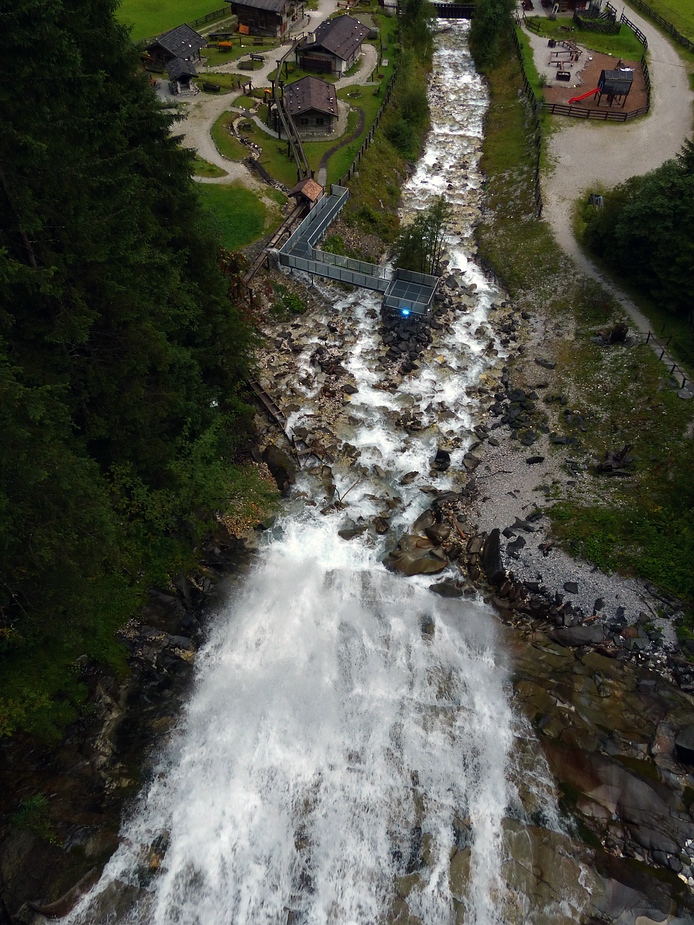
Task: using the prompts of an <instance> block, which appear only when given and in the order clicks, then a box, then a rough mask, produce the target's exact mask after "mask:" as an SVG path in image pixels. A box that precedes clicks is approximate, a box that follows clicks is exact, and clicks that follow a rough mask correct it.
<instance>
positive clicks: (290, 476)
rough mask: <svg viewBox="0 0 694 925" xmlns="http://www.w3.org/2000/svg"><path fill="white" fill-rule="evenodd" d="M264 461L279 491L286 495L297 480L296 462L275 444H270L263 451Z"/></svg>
mask: <svg viewBox="0 0 694 925" xmlns="http://www.w3.org/2000/svg"><path fill="white" fill-rule="evenodd" d="M263 460H264V462H265V464H266V466H267V467H268V469H269V470H270V474H271V475H272V477H273V479H274V480H275V482H276V483H277V487H278V488H279V490H280V491H281V492H282V493H283V494H286V493H287V492H288V491H289V489H290V487H291V486H292V485H293V484H294V482H295V480H296V466H295V465H294V461H293V460H292V459H291V457H290V456H289V455H288V454H287V453H285V452H284V450H281V449H280V448H279V447H278V446H275V444H274V443H270V444H269V445H268V446H267V447H266V448H265V450H264V451H263Z"/></svg>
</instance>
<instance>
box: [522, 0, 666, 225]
mask: <svg viewBox="0 0 694 925" xmlns="http://www.w3.org/2000/svg"><path fill="white" fill-rule="evenodd" d="M607 9H608V10H609V11H612V12H614V14H615V16H616V13H617V11H616V10H615V8H614V7H613V6H612V4H610V3H609V2H608V4H607ZM515 19H516V25H518V26H520V24H521V19H520V18H519V16H518V14H517V13H516V14H515ZM522 21H523V23H524V25H526V26H527V27H528V28H530V27H531V23H532V22H533V21H532V20H528V19H527V18H526V16H525V13H523V16H522ZM621 23H623V24H624V25H625V26H627V27H628V28H629V29H631V31H632V32H633V33H634V35H635V36H636V38H637V39H638V40H639V42H640V43H641V44H642V45H643V55H642V57H641V68H642V71H643V78H644V82H645V84H646V105H645V106H640V107H639V108H638V109H635V110H633V111H632V112H624V111H623V110H618V111H614V110H611V109H610V110H607V109H586V108H585V107H584V106H570V105H569V104H568V103H546V102H542V101H540V100H538V98H537V97H536V96H535V91H534V90H533V88H532V87H531V85H530V81H529V80H528V77H527V75H526V73H525V65H524V63H523V49H522V47H521V44H520V41H519V39H518V36H517V35H516V32H515V30H514V31H513V33H512V35H513V38H514V41H515V46H516V53H517V54H518V60H519V61H520V65H521V72H522V74H523V90H524V91H525V95H526V97H527V99H528V102H529V103H530V105H531V106H532V107H533V109H534V110H536V109H538V108H539V109H541V110H542V111H543V112H549V113H552V115H555V116H569V117H570V118H572V119H592V120H595V121H598V122H629V121H630V120H631V119H636V118H637V117H638V116H645V115H646V114H647V113H648V111H649V110H650V108H651V75H650V73H649V71H648V63H647V62H646V50H647V49H648V39H647V38H646V36H645V35H644V34H643V32H642V31H641V30H640V29H639V27H638V26H637V25H636V24H635V23H633V22H632V21H631V20H630V19H628V18H627V17H626V16H625V15H624V13H622V15H621V17H620V24H621ZM532 31H535V30H532ZM535 119H536V122H537V125H538V127H539V120H538V119H537V114H535ZM538 183H539V181H538ZM540 208H541V206H540Z"/></svg>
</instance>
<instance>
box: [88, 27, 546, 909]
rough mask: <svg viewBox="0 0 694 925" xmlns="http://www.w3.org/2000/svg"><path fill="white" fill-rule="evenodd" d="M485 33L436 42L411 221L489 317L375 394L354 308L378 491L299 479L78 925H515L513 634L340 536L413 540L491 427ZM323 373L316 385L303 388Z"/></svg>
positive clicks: (347, 310) (360, 298)
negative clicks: (348, 528)
mask: <svg viewBox="0 0 694 925" xmlns="http://www.w3.org/2000/svg"><path fill="white" fill-rule="evenodd" d="M466 29H467V25H466V24H457V25H455V26H454V28H453V30H452V31H451V32H449V33H446V34H445V35H444V36H443V37H442V38H441V40H440V48H439V51H438V52H437V58H436V66H435V74H436V77H435V81H434V85H433V88H432V97H433V101H434V105H435V110H434V130H433V132H432V135H431V138H430V141H429V146H428V149H427V152H426V154H425V156H424V158H423V160H422V162H421V164H420V166H419V169H418V171H417V173H416V175H415V176H414V177H413V179H412V181H411V183H410V185H409V187H408V190H407V191H406V200H407V201H406V206H405V207H406V209H412V208H419V207H421V206H422V205H424V204H426V201H427V199H428V198H430V197H431V196H433V195H438V194H439V193H440V192H445V193H446V194H447V195H449V196H450V199H451V201H452V202H453V203H454V204H455V205H456V208H457V210H458V215H457V217H458V227H457V232H456V234H457V237H456V238H455V239H454V240H453V241H452V266H454V267H457V268H459V270H460V271H461V279H462V278H463V276H462V273H463V272H464V274H465V275H464V281H465V282H466V283H468V284H469V283H470V282H475V283H476V284H477V286H478V289H477V299H476V306H475V308H474V309H473V310H472V311H471V312H470V313H468V314H467V315H464V316H461V317H460V320H459V321H458V322H456V324H455V328H454V331H453V334H449V335H446V339H445V343H441V344H438V345H437V346H436V347H435V348H434V349H432V350H430V351H429V352H428V353H427V354H426V360H424V359H423V360H422V362H421V369H420V370H418V371H417V372H416V373H414V374H413V375H412V376H410V378H409V379H408V380H407V381H406V382H405V383H404V384H403V387H402V389H401V390H400V391H399V392H397V393H391V392H388V391H383V390H381V389H379V388H378V386H379V383H380V380H381V378H382V376H383V373H382V372H379V371H378V370H377V369H376V363H377V356H378V352H379V350H380V348H381V345H380V343H379V341H378V334H377V332H376V331H375V330H374V327H375V324H374V321H373V314H374V309H375V308H376V307H377V303H376V302H375V300H374V299H373V297H372V296H371V295H370V294H365V293H364V292H358V293H355V294H351V295H349V296H347V297H342V298H341V299H340V300H337V301H336V304H335V310H336V312H338V313H339V317H340V321H341V324H342V325H343V327H344V330H345V331H346V332H347V333H348V335H349V337H350V339H351V340H352V346H351V349H350V352H349V356H348V359H347V360H346V361H345V362H346V364H347V365H348V366H349V368H350V371H351V372H352V373H353V374H354V375H355V377H356V379H357V381H358V382H359V392H358V393H357V394H356V395H354V396H353V400H352V402H351V404H350V408H349V414H350V417H349V419H348V420H346V421H345V422H344V424H342V425H339V426H340V427H341V429H340V430H338V436H339V437H340V438H341V439H342V440H348V441H349V442H350V443H351V444H353V445H354V446H356V447H357V448H358V449H359V450H360V451H361V456H360V460H359V462H360V466H361V468H360V470H359V471H360V472H361V473H362V475H361V480H360V481H359V482H358V484H356V485H354V483H355V481H356V479H355V475H354V471H352V470H351V469H349V468H348V467H347V466H346V465H343V466H342V467H340V465H336V466H335V467H334V475H335V480H336V484H337V489H338V491H339V492H340V494H341V495H342V496H343V497H345V504H346V510H345V511H344V512H343V513H342V512H339V511H337V512H333V513H329V514H326V515H324V514H321V513H320V508H321V506H322V494H321V491H320V490H319V487H318V480H317V479H316V478H315V477H313V476H311V475H310V474H306V475H304V476H303V477H302V479H301V480H300V483H299V484H298V485H297V487H296V490H295V493H294V498H293V500H290V502H289V503H288V505H287V508H286V511H285V514H284V515H283V516H282V517H281V518H280V520H279V521H278V522H277V524H276V525H275V527H274V528H273V530H272V532H271V534H269V535H268V536H267V538H266V543H265V546H264V548H263V549H262V550H261V553H260V555H259V556H258V562H257V565H256V566H255V568H254V569H253V570H252V571H251V573H250V574H249V575H248V576H247V577H246V578H245V579H244V580H243V582H242V583H241V584H240V586H239V588H238V590H236V591H235V592H234V594H233V599H232V600H231V601H230V602H229V605H228V606H227V608H226V609H225V610H224V612H223V613H220V614H219V615H218V616H217V617H216V619H215V621H214V629H213V631H212V633H211V637H210V639H209V640H208V642H207V644H206V645H205V647H204V649H203V650H202V652H201V653H200V656H199V659H198V663H197V683H196V686H195V689H194V691H193V693H192V695H191V699H190V702H189V705H188V707H187V709H186V711H185V714H184V716H183V717H182V719H181V722H180V728H179V729H178V730H177V731H176V732H175V733H174V735H173V736H172V739H171V742H170V745H169V747H168V748H167V750H166V751H165V753H164V754H163V755H162V756H161V758H160V760H159V764H158V767H157V769H156V772H155V774H154V775H153V780H152V781H151V783H150V784H149V785H148V786H147V787H146V788H145V790H144V792H143V794H142V795H141V798H140V800H139V803H138V805H137V807H136V808H135V811H134V812H133V814H132V816H131V818H130V819H129V820H128V821H127V822H126V823H125V824H124V828H123V831H122V841H121V847H120V848H119V849H118V851H117V852H116V854H115V855H114V856H113V858H112V859H111V861H110V862H109V864H108V865H107V867H106V870H105V872H104V876H103V877H102V879H101V881H100V883H99V884H98V885H97V887H96V888H95V890H94V891H93V892H92V894H91V895H90V897H88V898H87V899H86V900H85V901H84V902H83V903H82V904H81V906H80V907H79V908H78V909H77V910H76V911H75V913H74V914H73V915H72V917H71V921H74V922H80V923H96V922H101V921H110V920H115V919H116V918H117V919H118V921H120V922H134V923H135V922H136V923H142V925H144V923H148V925H149V923H151V925H155V923H156V925H170V923H181V925H231V923H233V925H263V923H268V925H285V923H290V922H295V923H301V925H328V923H340V925H376V923H381V922H386V921H390V920H392V917H393V915H394V914H395V913H396V912H397V909H398V906H397V901H396V896H397V894H398V886H399V888H400V895H401V896H402V895H407V905H408V908H409V910H410V912H411V913H412V914H413V915H415V916H417V917H418V919H419V920H421V922H423V923H427V925H444V923H445V925H448V923H453V922H457V921H462V916H464V920H465V922H467V923H471V925H494V923H499V922H502V921H504V920H505V919H504V913H503V911H502V910H503V906H504V904H503V902H502V900H501V897H502V894H503V891H504V888H505V887H504V883H503V878H502V873H501V870H502V851H501V844H502V827H501V824H502V820H503V818H504V815H505V814H506V813H507V812H508V807H509V806H510V805H511V806H513V805H517V804H518V797H517V794H516V792H515V788H514V785H513V783H512V782H511V772H510V770H509V755H510V753H511V750H512V747H513V742H514V736H517V735H518V734H519V732H521V731H522V729H523V726H522V723H521V721H520V720H519V719H518V718H517V717H515V716H514V713H513V711H512V708H511V705H510V702H509V691H508V674H507V668H506V665H505V659H504V656H503V654H502V652H501V650H500V647H499V646H498V643H497V638H496V635H497V634H496V626H495V622H494V617H493V615H492V613H491V612H490V611H489V610H488V608H486V607H485V606H484V605H483V604H482V603H481V602H475V601H467V602H461V601H460V600H455V601H446V600H444V599H442V598H440V597H438V596H436V595H433V594H432V593H431V592H430V591H429V590H428V585H429V584H430V582H431V579H429V578H414V579H404V578H402V577H399V576H393V575H391V574H389V573H388V572H386V571H385V569H384V568H383V566H382V565H381V559H382V558H383V555H384V552H385V548H384V547H383V546H382V545H381V544H380V542H379V541H376V540H374V539H369V534H368V533H365V534H364V535H363V536H362V537H357V538H355V539H353V540H351V541H349V542H346V541H344V540H342V539H340V538H339V536H338V534H337V530H338V529H339V528H340V527H341V526H344V523H345V519H346V518H347V517H349V518H350V519H351V520H356V519H357V518H359V517H363V518H365V519H369V518H372V517H373V516H374V515H375V514H377V513H378V512H379V511H382V510H383V504H384V499H385V500H386V501H388V500H391V501H392V502H393V505H392V507H393V510H395V514H394V517H393V520H392V526H393V532H394V533H395V534H396V535H397V534H398V533H399V532H402V531H403V530H406V529H407V528H408V527H409V526H411V524H412V523H413V521H414V520H415V518H416V516H417V515H418V513H419V512H421V511H422V510H424V509H425V508H426V507H427V506H428V504H429V503H430V499H428V496H427V495H426V494H425V493H423V492H422V491H420V490H419V488H418V487H417V485H411V486H407V487H405V486H403V485H402V484H401V479H402V476H403V475H404V474H405V473H407V472H410V471H411V470H419V471H420V472H428V469H429V464H430V462H431V459H432V458H433V455H434V453H435V450H436V446H437V441H438V440H440V439H441V437H442V435H444V436H445V435H446V434H447V433H448V434H449V435H453V434H458V435H460V434H463V435H465V434H466V433H469V428H470V426H471V424H473V423H474V414H475V412H474V408H471V407H470V405H469V400H468V398H467V396H466V389H467V388H468V386H470V385H471V384H474V383H475V382H476V381H477V380H478V377H479V376H480V375H481V374H482V373H483V371H484V368H485V360H484V358H483V344H481V343H479V342H478V338H476V337H475V335H474V333H473V332H474V331H475V329H476V328H477V327H478V326H479V325H480V324H483V322H484V320H485V318H486V313H487V310H488V307H489V305H490V302H491V300H492V299H493V298H494V297H498V294H497V293H496V292H495V290H494V288H493V285H492V284H491V283H490V282H489V281H488V280H486V279H485V277H484V276H483V274H482V273H481V272H480V271H479V269H478V268H477V267H476V266H475V265H474V264H473V263H469V262H468V259H467V257H466V256H465V245H466V243H469V240H466V239H469V236H470V232H471V226H470V221H471V218H472V217H473V215H474V207H475V204H476V198H477V195H478V194H477V190H478V189H479V185H480V180H479V173H478V168H477V150H478V147H479V140H480V139H481V137H482V127H483V118H484V111H485V105H486V101H485V92H484V88H483V86H482V82H481V81H480V79H479V78H478V77H477V75H475V73H474V70H473V68H472V65H471V63H470V59H469V55H468V53H467V50H466V42H465V33H466ZM437 95H438V96H439V97H443V96H444V95H445V100H446V101H447V102H446V105H445V106H440V107H439V106H436V103H437ZM449 183H452V184H453V188H452V189H451V190H449V189H448V184H449ZM311 346H315V344H313V345H311ZM381 352H382V351H381ZM309 355H310V349H307V350H306V351H305V354H304V355H303V356H302V357H301V358H300V360H299V366H300V369H299V370H298V376H297V378H298V379H301V377H302V374H305V378H306V380H307V382H308V380H309V378H310V374H311V368H310V363H309ZM307 395H308V398H307V405H306V408H305V409H302V411H301V412H297V413H296V414H295V415H294V416H293V418H292V422H291V423H293V424H295V425H296V424H299V423H302V422H304V423H307V422H308V421H309V415H310V407H311V406H310V397H311V389H310V387H309V386H307ZM412 405H416V406H417V407H418V408H420V409H421V410H422V412H423V414H424V415H425V417H426V418H427V420H428V422H429V423H430V424H431V427H430V428H429V429H428V430H425V431H424V433H422V434H418V435H417V437H416V439H415V438H412V437H408V436H407V434H406V433H405V432H404V431H398V430H397V429H396V428H395V427H394V425H393V422H392V417H393V416H392V412H393V411H396V410H398V409H401V408H402V407H406V406H412ZM443 407H445V408H446V409H448V414H447V417H446V422H445V424H442V423H440V422H439V424H438V425H437V419H436V418H437V413H438V412H439V411H440V410H441V408H443ZM459 442H460V444H461V445H460V447H459V449H458V453H462V452H463V450H464V447H465V440H462V441H459ZM468 442H469V441H468ZM374 466H378V467H380V468H379V469H375V468H374ZM366 472H368V473H370V475H369V476H366V475H364V473H366ZM447 484H448V483H447V481H446V478H445V477H444V478H439V479H438V480H437V482H436V485H437V487H438V488H445V487H447ZM352 486H354V487H352ZM350 488H351V491H350V493H349V496H348V497H346V492H347V490H348V489H350ZM307 498H308V499H309V500H310V499H315V500H316V501H317V504H315V505H312V504H306V499H307ZM538 788H539V789H540V790H542V789H543V787H542V786H541V785H540V784H538ZM545 789H546V788H545ZM542 799H545V802H547V800H546V798H545V797H542ZM547 805H548V809H547V812H548V813H551V805H550V804H549V803H547ZM162 833H166V835H165V836H164V838H165V840H166V842H168V848H167V850H166V852H165V853H164V854H163V859H162V862H161V866H160V869H159V870H158V871H157V872H156V873H155V874H153V875H151V874H150V873H149V872H148V871H147V853H148V851H149V850H150V846H151V845H152V844H153V843H154V842H156V840H157V839H159V842H158V844H160V845H161V844H162ZM454 846H457V848H458V849H459V850H463V849H465V848H469V849H470V851H469V858H470V873H469V881H467V882H466V884H465V886H464V888H463V887H458V886H456V884H454V883H453V884H452V883H451V878H450V873H449V869H450V858H451V853H452V850H453V848H454ZM406 877H407V878H409V880H408V881H406V883H407V886H406V888H405V887H404V886H403V884H404V883H405V881H403V880H402V878H406ZM122 884H125V885H126V886H125V888H123V887H122V886H121V885H122ZM115 886H118V889H115ZM408 890H409V893H408V892H407V891H408ZM117 895H119V896H120V897H121V898H120V899H117V898H116V897H117ZM123 896H125V897H126V898H127V902H125V903H124V901H123V898H122V897H123Z"/></svg>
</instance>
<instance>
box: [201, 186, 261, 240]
mask: <svg viewBox="0 0 694 925" xmlns="http://www.w3.org/2000/svg"><path fill="white" fill-rule="evenodd" d="M198 189H199V191H200V197H201V199H202V201H203V204H204V205H205V208H206V209H207V210H208V211H209V212H210V214H211V215H212V216H213V220H214V223H215V225H216V226H217V230H218V232H219V237H220V240H221V242H222V244H223V245H224V246H225V247H227V248H229V250H232V251H235V250H238V249H239V248H240V247H245V246H246V245H247V244H250V243H251V241H255V239H256V238H259V237H260V236H261V234H262V233H263V231H264V230H265V216H266V210H265V206H264V205H263V203H262V202H261V201H260V200H259V199H258V197H257V196H256V195H255V193H253V192H252V191H251V190H249V189H246V188H245V187H243V186H227V185H226V184H217V183H214V184H213V183H200V184H198Z"/></svg>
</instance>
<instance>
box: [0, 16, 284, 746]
mask: <svg viewBox="0 0 694 925" xmlns="http://www.w3.org/2000/svg"><path fill="white" fill-rule="evenodd" d="M37 24H40V28H39V27H38V25H37ZM95 34H98V35H99V42H98V47H97V45H95V43H94V42H93V40H92V36H93V35H95ZM28 36H31V39H30V41H31V45H32V54H31V55H26V54H25V53H23V51H22V53H19V50H20V49H22V50H23V49H24V48H25V47H26V42H27V41H28V38H27V37H28ZM5 39H6V42H9V45H10V47H12V48H14V49H17V50H18V53H17V54H15V55H14V56H13V61H14V62H15V65H14V66H15V76H16V80H17V82H18V84H19V85H21V86H22V87H23V90H22V93H21V94H17V92H16V87H15V85H14V84H13V85H12V86H9V85H7V86H5V87H4V89H0V97H1V99H2V108H3V112H4V113H5V120H4V131H3V133H2V136H1V137H0V165H1V166H2V172H1V173H0V196H1V197H2V199H3V204H2V208H1V209H0V285H1V286H2V293H3V299H2V305H3V309H2V313H1V314H0V325H1V328H0V335H1V338H2V339H1V341H0V351H1V354H0V370H1V372H0V383H1V386H0V388H1V391H2V395H1V401H0V419H1V421H2V430H3V440H2V444H1V445H0V471H2V484H1V493H0V507H1V509H2V517H1V518H0V554H1V558H2V585H1V587H0V659H1V661H2V687H1V688H0V733H4V734H6V733H8V732H12V731H13V730H14V729H28V730H33V731H37V732H40V733H42V734H44V735H51V734H53V733H56V732H57V731H58V729H59V727H60V725H61V724H62V723H64V722H66V721H68V720H70V719H71V718H73V717H74V716H75V714H76V711H77V710H79V705H80V702H81V701H82V700H83V699H84V697H85V694H86V685H85V681H84V672H85V671H88V670H91V669H90V666H93V665H95V664H96V663H98V664H101V665H102V666H103V665H107V666H108V667H109V670H111V671H113V672H121V671H122V670H123V669H124V664H125V659H124V654H123V650H122V648H121V647H120V644H119V643H118V642H117V638H116V630H117V628H118V627H119V626H121V625H122V624H123V623H124V622H125V620H127V618H128V617H129V616H130V615H131V614H132V613H133V612H134V609H135V608H136V607H137V606H138V603H139V602H140V601H142V600H143V598H144V596H145V595H146V593H147V591H148V589H149V588H150V587H152V586H153V585H155V586H159V587H167V588H173V583H174V581H178V582H179V585H180V584H181V582H185V576H186V575H187V574H188V573H189V571H190V570H191V569H193V568H195V567H196V563H197V561H198V557H199V555H200V548H201V544H202V542H203V538H204V537H205V535H206V534H207V533H208V532H209V531H210V529H211V528H212V527H213V526H214V525H215V524H216V518H217V515H218V513H219V512H220V511H221V512H223V511H224V510H225V509H226V508H227V507H228V506H229V505H230V504H231V499H232V498H233V497H235V496H238V487H239V486H240V485H241V486H243V494H244V495H245V494H247V493H248V491H254V490H255V489H254V487H253V484H254V482H253V475H252V471H253V470H252V469H250V468H249V469H245V468H244V467H243V465H241V463H240V457H239V456H238V453H239V450H240V448H241V447H242V446H243V443H244V441H245V440H246V439H247V438H246V435H247V432H248V426H249V420H250V415H249V409H248V407H247V405H246V404H245V402H244V400H243V394H242V381H243V378H244V376H245V375H246V373H247V370H248V368H249V364H250V362H251V349H252V343H253V334H252V331H251V329H250V328H249V327H248V325H247V324H246V322H245V320H244V316H243V313H242V312H241V310H240V309H239V308H238V307H237V306H236V305H234V304H233V302H231V301H230V299H229V295H228V293H229V281H228V279H226V278H225V276H224V275H223V273H222V272H221V270H220V268H219V254H220V250H219V243H218V240H217V238H216V237H215V235H214V234H213V233H211V231H210V229H209V227H208V220H207V217H206V215H205V212H204V210H203V209H202V208H201V205H200V200H199V197H198V194H197V191H196V188H195V184H194V183H193V182H192V179H191V173H192V169H193V164H192V156H191V155H190V153H189V152H185V151H183V150H182V149H180V148H179V147H178V144H177V142H176V140H175V138H174V137H173V136H172V134H171V124H172V123H171V118H170V116H169V115H168V114H167V113H166V112H165V111H164V110H162V108H161V107H160V106H159V104H158V103H157V101H156V99H155V97H154V95H153V94H152V92H151V89H150V87H149V85H148V82H147V80H146V79H145V78H144V77H143V76H141V75H140V73H139V71H138V67H137V54H136V51H135V49H134V48H133V46H132V44H131V43H130V40H129V37H128V34H127V31H126V29H125V28H124V27H122V26H119V25H117V24H116V22H115V20H114V19H113V9H112V3H111V2H110V0H96V2H94V3H92V4H89V5H86V6H85V5H84V4H82V3H79V2H78V0H63V2H62V3H58V4H52V5H46V4H42V3H40V2H38V0H22V2H21V3H19V4H17V5H16V6H15V9H14V11H13V12H12V13H10V14H8V16H7V17H6V18H5ZM39 67H40V69H41V74H40V76H41V79H40V80H39V79H37V69H38V68H39ZM55 86H61V87H67V86H69V87H70V92H67V91H66V92H64V93H62V92H61V93H56V92H54V91H53V90H52V88H53V87H55ZM263 491H266V488H263V487H262V486H259V487H258V493H259V494H260V495H262V494H263Z"/></svg>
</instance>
